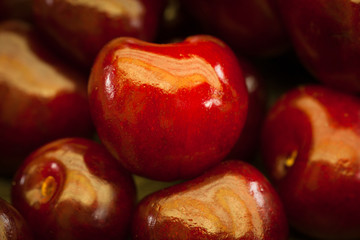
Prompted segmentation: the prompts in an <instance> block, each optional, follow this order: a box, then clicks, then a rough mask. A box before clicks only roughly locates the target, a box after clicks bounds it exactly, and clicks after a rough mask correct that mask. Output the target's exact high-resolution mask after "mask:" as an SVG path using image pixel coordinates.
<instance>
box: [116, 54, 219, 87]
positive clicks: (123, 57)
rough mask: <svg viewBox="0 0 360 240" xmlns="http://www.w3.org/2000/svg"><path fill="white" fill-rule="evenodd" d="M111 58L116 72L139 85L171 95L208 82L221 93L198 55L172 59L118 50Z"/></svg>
mask: <svg viewBox="0 0 360 240" xmlns="http://www.w3.org/2000/svg"><path fill="white" fill-rule="evenodd" d="M115 57H116V61H117V63H118V69H119V71H121V73H122V74H124V75H125V76H126V77H127V78H128V79H131V80H133V82H134V83H137V84H139V85H141V84H149V85H152V86H155V87H158V88H161V89H163V90H164V91H166V92H170V93H175V92H176V91H178V90H179V89H182V88H191V87H194V86H197V85H199V84H202V83H208V84H209V85H210V86H212V87H213V88H215V89H216V90H218V91H222V85H221V82H220V80H219V78H218V76H217V73H216V72H215V70H214V68H213V67H212V66H211V65H210V64H209V63H207V62H206V61H205V60H204V59H202V58H201V57H199V56H195V55H193V56H191V57H190V58H182V59H176V58H173V57H169V56H165V55H159V54H155V53H151V52H146V51H142V50H137V49H121V50H118V51H117V52H116V54H115ZM184 66H186V67H184ZM175 74H176V75H175ZM139 79H141V81H140V80H139Z"/></svg>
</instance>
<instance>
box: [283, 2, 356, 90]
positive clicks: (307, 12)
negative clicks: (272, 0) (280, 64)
mask: <svg viewBox="0 0 360 240" xmlns="http://www.w3.org/2000/svg"><path fill="white" fill-rule="evenodd" d="M277 1H278V5H279V9H280V10H281V13H282V16H283V19H284V23H285V24H286V27H287V30H288V32H289V35H290V36H291V40H292V43H293V45H294V47H295V50H296V52H297V54H298V56H299V58H300V59H301V60H302V62H303V63H304V65H305V66H306V67H307V69H308V70H309V71H310V72H311V73H312V74H313V75H314V76H315V77H316V78H317V79H318V80H320V81H322V82H323V83H325V84H328V85H330V86H332V87H335V88H338V89H342V90H346V91H350V92H356V93H359V92H360V68H359V65H360V41H359V37H360V27H359V26H360V16H359V12H360V4H359V1H357V0H332V1H325V0H277Z"/></svg>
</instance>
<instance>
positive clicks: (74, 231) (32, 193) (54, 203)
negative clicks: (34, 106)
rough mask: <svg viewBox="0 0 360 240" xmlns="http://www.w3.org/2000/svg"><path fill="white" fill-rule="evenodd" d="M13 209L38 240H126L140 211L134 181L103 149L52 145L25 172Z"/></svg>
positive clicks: (88, 144)
mask: <svg viewBox="0 0 360 240" xmlns="http://www.w3.org/2000/svg"><path fill="white" fill-rule="evenodd" d="M11 198H12V203H13V205H14V206H15V207H16V208H17V209H18V210H19V212H20V213H22V215H23V216H24V218H25V219H26V220H27V221H28V222H29V224H30V227H31V229H32V230H33V231H34V233H35V234H36V239H39V240H42V239H44V240H45V239H54V240H56V239H59V240H60V239H68V240H73V239H76V240H82V239H84V240H85V239H87V240H91V239H97V240H98V239H109V240H110V239H114V240H115V239H125V237H126V235H127V233H128V231H129V223H130V219H131V217H132V213H133V210H134V206H135V198H136V191H135V185H134V182H133V179H132V177H131V175H130V174H129V173H128V172H127V171H125V170H124V169H123V168H122V167H121V166H120V164H118V162H117V161H116V160H115V159H114V158H113V157H112V156H111V154H110V153H109V152H108V151H107V150H106V149H105V147H103V146H102V145H100V144H97V143H95V142H93V141H90V140H86V139H81V138H67V139H60V140H57V141H54V142H51V143H49V144H47V145H45V146H43V147H41V148H39V149H38V150H37V151H35V152H34V153H32V154H31V155H30V156H29V157H28V158H27V159H26V160H25V162H24V163H23V164H22V166H21V167H20V168H19V170H18V172H17V174H16V175H15V177H14V179H13V185H12V189H11Z"/></svg>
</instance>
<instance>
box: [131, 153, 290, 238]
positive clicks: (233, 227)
mask: <svg viewBox="0 0 360 240" xmlns="http://www.w3.org/2000/svg"><path fill="white" fill-rule="evenodd" d="M132 237H133V239H134V240H186V239H192V240H200V239H208V240H220V239H227V240H235V239H241V240H250V239H251V240H260V239H261V240H270V239H273V240H285V239H287V237H288V226H287V221H286V218H285V213H284V211H283V208H282V205H281V202H280V200H279V198H278V195H277V193H276V192H275V190H274V189H273V187H272V186H271V184H270V183H269V182H268V181H267V179H266V178H265V177H264V176H263V175H262V174H261V173H260V172H259V171H258V170H257V169H256V168H254V167H253V166H251V165H250V164H247V163H245V162H242V161H239V160H236V161H227V162H223V163H221V164H219V165H217V166H216V167H214V168H212V169H211V170H209V171H207V172H206V173H204V174H203V175H201V176H199V177H198V178H195V179H193V180H190V181H188V182H184V183H181V184H178V185H174V186H172V187H169V188H166V189H163V190H161V191H159V192H155V193H153V194H151V195H149V196H148V197H146V198H144V199H143V200H142V201H141V202H140V203H139V204H138V206H137V209H136V211H135V215H134V219H133V222H132Z"/></svg>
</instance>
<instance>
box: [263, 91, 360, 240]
mask: <svg viewBox="0 0 360 240" xmlns="http://www.w3.org/2000/svg"><path fill="white" fill-rule="evenodd" d="M359 109H360V99H359V98H358V97H355V96H351V95H346V94H344V93H341V92H337V91H335V90H331V89H329V88H326V87H324V86H316V85H306V86H302V87H299V88H296V89H293V90H291V91H289V92H287V93H286V94H285V95H284V96H283V97H281V98H280V99H279V100H278V101H277V102H276V104H275V105H274V106H273V108H272V109H271V110H270V112H269V115H268V116H267V118H266V120H265V123H264V127H263V132H262V153H263V158H264V161H265V163H266V166H267V169H268V171H269V175H270V176H271V178H272V180H273V181H274V184H275V187H276V188H277V190H278V192H279V195H280V197H281V199H282V201H283V203H284V207H285V210H286V213H287V215H288V220H289V222H290V224H291V225H292V226H293V227H294V228H296V229H297V230H298V231H299V232H302V233H304V234H307V235H309V236H312V237H316V238H320V239H359V238H360V230H359V227H358V226H359V224H360V206H359V204H358V203H359V201H360V193H359V191H358V189H359V187H360V182H359V178H358V176H359V174H360V151H359V143H360V132H359V129H360V112H359Z"/></svg>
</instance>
